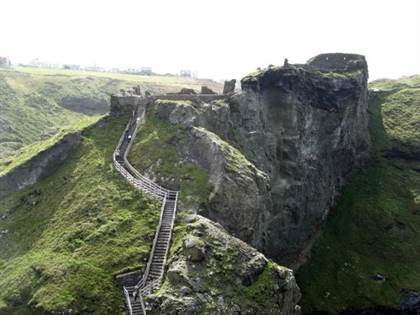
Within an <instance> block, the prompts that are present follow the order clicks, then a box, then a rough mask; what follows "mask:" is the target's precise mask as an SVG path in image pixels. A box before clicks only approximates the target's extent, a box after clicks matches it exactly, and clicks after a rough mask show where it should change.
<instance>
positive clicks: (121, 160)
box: [113, 110, 178, 315]
mask: <svg viewBox="0 0 420 315" xmlns="http://www.w3.org/2000/svg"><path fill="white" fill-rule="evenodd" d="M143 120H144V112H143V114H142V115H139V114H138V110H137V111H136V112H135V113H133V116H132V117H131V118H130V120H129V122H128V124H127V127H126V128H125V130H124V132H123V134H122V136H121V138H120V140H119V142H118V145H117V148H116V149H115V151H114V154H113V162H114V166H115V168H116V169H117V170H118V172H119V173H120V174H121V175H122V176H123V177H124V178H125V179H126V180H127V181H128V182H129V183H130V184H131V185H133V186H134V187H135V188H137V189H139V190H141V191H143V192H145V193H147V194H149V195H150V196H152V197H153V198H155V199H157V200H159V201H161V202H162V206H161V212H160V219H159V224H158V226H157V229H156V233H155V237H154V240H153V245H152V250H151V253H150V256H149V260H148V263H147V266H146V270H145V271H144V273H143V276H142V278H141V280H140V281H139V282H138V283H137V284H136V285H135V286H128V287H124V288H123V290H124V296H125V300H126V304H127V309H128V312H129V314H130V315H139V314H140V315H142V314H146V310H145V306H144V303H143V297H144V296H147V295H149V294H151V293H152V292H153V291H155V290H156V289H158V288H159V287H160V284H161V281H162V278H163V274H164V271H165V265H166V258H167V255H168V251H169V246H170V242H171V235H172V229H173V225H174V221H175V216H176V210H177V202H178V191H172V190H168V189H166V188H163V187H162V186H160V185H158V184H156V183H155V182H153V181H152V180H150V179H149V178H147V177H145V176H144V175H142V174H140V173H139V172H138V171H137V170H136V169H135V168H134V167H133V166H132V165H131V164H130V163H129V161H128V160H127V154H128V152H129V151H130V149H131V146H132V144H133V141H134V139H135V136H136V133H137V129H138V126H139V125H140V124H141V123H142V122H143Z"/></svg>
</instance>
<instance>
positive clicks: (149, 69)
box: [140, 67, 153, 75]
mask: <svg viewBox="0 0 420 315" xmlns="http://www.w3.org/2000/svg"><path fill="white" fill-rule="evenodd" d="M140 74H143V75H152V74H153V71H152V67H141V69H140Z"/></svg>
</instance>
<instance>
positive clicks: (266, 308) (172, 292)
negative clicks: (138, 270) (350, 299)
mask: <svg viewBox="0 0 420 315" xmlns="http://www.w3.org/2000/svg"><path fill="white" fill-rule="evenodd" d="M177 227H178V228H177V230H176V232H175V242H174V245H173V246H172V248H171V255H170V256H169V262H168V271H167V273H166V276H165V282H164V284H163V287H162V288H161V289H160V290H159V291H158V292H157V293H156V294H154V295H152V296H151V297H148V298H147V299H146V303H147V305H148V307H149V311H148V313H150V314H290V315H293V314H300V307H299V306H297V302H298V301H299V299H300V292H299V288H298V287H297V284H296V282H295V278H294V276H293V273H292V271H291V270H289V269H287V268H284V267H280V266H278V265H277V264H275V263H273V262H271V261H268V260H267V259H266V258H265V257H264V255H262V254H261V253H259V252H258V251H257V250H255V249H254V248H252V247H250V246H249V245H247V244H246V243H244V242H242V241H240V240H238V239H236V238H234V237H232V236H230V235H229V234H228V233H227V231H225V230H224V229H223V228H222V227H221V226H220V225H219V224H215V223H213V222H211V221H210V220H208V219H205V218H203V217H200V216H189V217H187V218H186V219H184V220H183V222H182V223H180V222H178V224H177Z"/></svg>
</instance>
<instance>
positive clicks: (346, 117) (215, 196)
mask: <svg viewBox="0 0 420 315" xmlns="http://www.w3.org/2000/svg"><path fill="white" fill-rule="evenodd" d="M367 77H368V72H367V66H366V61H365V59H364V57H363V56H359V55H348V54H325V55H320V56H318V57H315V58H313V59H311V60H310V61H309V62H308V64H305V65H290V64H289V65H288V66H287V67H269V68H268V69H266V70H264V71H258V72H257V73H254V74H252V75H249V76H247V77H245V78H244V79H242V81H241V84H242V92H241V93H239V94H234V95H232V94H231V95H230V96H227V97H226V99H225V100H215V101H209V102H204V101H200V100H195V101H188V102H187V101H182V100H180V101H176V102H174V101H169V100H168V101H165V100H159V101H158V102H155V105H154V107H153V108H154V110H153V114H154V115H156V117H158V118H159V119H161V120H165V121H168V122H170V123H171V124H174V125H177V126H180V127H181V128H182V129H184V130H186V131H187V132H186V133H185V134H186V135H187V136H184V137H183V139H176V142H177V145H176V150H177V152H178V155H179V156H180V163H184V162H186V161H188V162H190V163H194V164H196V165H197V166H199V167H201V168H203V169H204V170H206V172H207V173H208V174H209V182H210V183H211V185H212V188H213V189H212V190H211V192H210V194H209V196H208V200H207V201H206V202H204V203H202V204H199V205H196V207H195V210H197V211H199V212H200V213H201V214H203V215H205V216H207V217H209V218H210V219H212V220H214V221H216V222H219V223H220V224H222V225H223V226H224V227H225V228H227V230H228V231H229V232H230V233H232V234H233V235H235V236H237V237H239V238H240V239H242V240H244V241H246V242H248V243H249V244H252V245H253V246H255V247H256V248H258V249H259V250H261V251H263V252H264V253H265V254H267V255H268V256H269V257H271V258H273V259H275V260H276V261H278V262H281V263H283V264H286V265H288V266H291V267H295V266H298V265H299V264H300V263H302V262H303V261H304V260H305V257H306V255H307V253H308V251H309V249H310V247H311V245H312V242H313V240H314V238H315V236H316V235H317V232H318V231H319V229H320V226H321V225H322V224H323V222H324V221H325V219H326V217H327V215H328V212H329V210H330V208H331V207H332V206H333V205H334V202H335V200H336V198H337V196H338V195H339V193H340V189H341V187H342V186H343V185H344V184H345V183H346V182H347V180H348V178H349V175H350V174H351V172H352V170H353V168H354V167H355V166H357V165H359V164H361V163H363V162H364V161H366V159H367V158H368V155H369V149H370V137H369V132H368V116H367ZM162 158H164V157H162ZM155 166H156V167H157V168H158V167H159V166H158V165H155ZM169 177H170V176H169ZM169 177H168V176H167V177H166V178H161V179H160V180H162V183H164V182H165V180H168V179H169ZM158 180H159V179H158ZM174 180H175V181H176V180H178V181H182V178H177V179H173V178H171V179H170V182H173V181H174Z"/></svg>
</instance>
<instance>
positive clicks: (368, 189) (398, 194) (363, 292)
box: [297, 86, 420, 314]
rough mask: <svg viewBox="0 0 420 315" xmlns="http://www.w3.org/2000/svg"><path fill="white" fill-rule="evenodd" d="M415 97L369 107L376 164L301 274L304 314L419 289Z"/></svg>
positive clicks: (354, 187) (353, 188)
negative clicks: (393, 152) (396, 154)
mask: <svg viewBox="0 0 420 315" xmlns="http://www.w3.org/2000/svg"><path fill="white" fill-rule="evenodd" d="M417 93H418V89H417V88H411V89H410V88H407V87H406V86H404V87H403V88H402V89H401V90H396V91H394V92H393V93H391V94H390V95H388V96H384V97H382V98H379V99H376V101H375V102H373V103H372V104H370V105H369V111H370V128H371V134H372V139H373V157H372V162H371V164H370V165H369V166H368V167H367V168H365V169H363V170H359V171H357V172H356V173H355V174H354V175H353V177H352V180H351V183H350V184H349V185H348V186H347V187H346V188H345V190H344V192H343V195H342V197H341V198H340V200H339V202H338V205H337V207H336V208H335V209H333V210H332V212H331V214H330V216H329V218H328V220H327V224H326V226H325V229H324V231H323V232H322V234H321V236H320V238H319V239H318V240H317V242H316V244H315V246H314V248H313V250H312V258H311V259H310V261H309V262H308V263H307V264H306V265H304V266H303V267H301V269H300V270H299V272H298V274H297V280H298V284H299V286H300V288H301V290H302V294H303V299H302V301H301V305H302V306H303V309H304V311H307V312H309V311H315V310H323V311H328V312H330V313H331V314H335V313H338V312H339V311H341V310H343V309H348V308H371V307H377V306H387V305H393V304H398V303H399V300H400V297H401V294H402V292H404V291H405V290H417V291H419V290H420V264H419V263H418V262H419V260H420V176H419V171H420V161H419V160H413V159H412V154H411V153H409V152H408V151H407V150H406V148H407V147H410V149H411V150H419V144H418V135H419V134H418V132H419V131H418V129H417V128H415V126H416V125H418V124H419V123H420V120H419V118H420V117H419V116H418V114H417V113H418V112H419V110H420V108H419V107H420V102H418V100H419V99H418V94H417ZM390 150H398V151H399V152H403V153H404V154H405V155H404V154H403V155H400V157H401V158H400V159H398V158H391V157H388V155H387V152H389V151H390ZM417 152H418V151H417ZM404 156H406V159H404V158H402V157H404ZM376 274H381V275H384V276H385V277H386V281H385V282H383V283H381V282H378V281H375V280H374V279H373V276H374V275H376Z"/></svg>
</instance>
